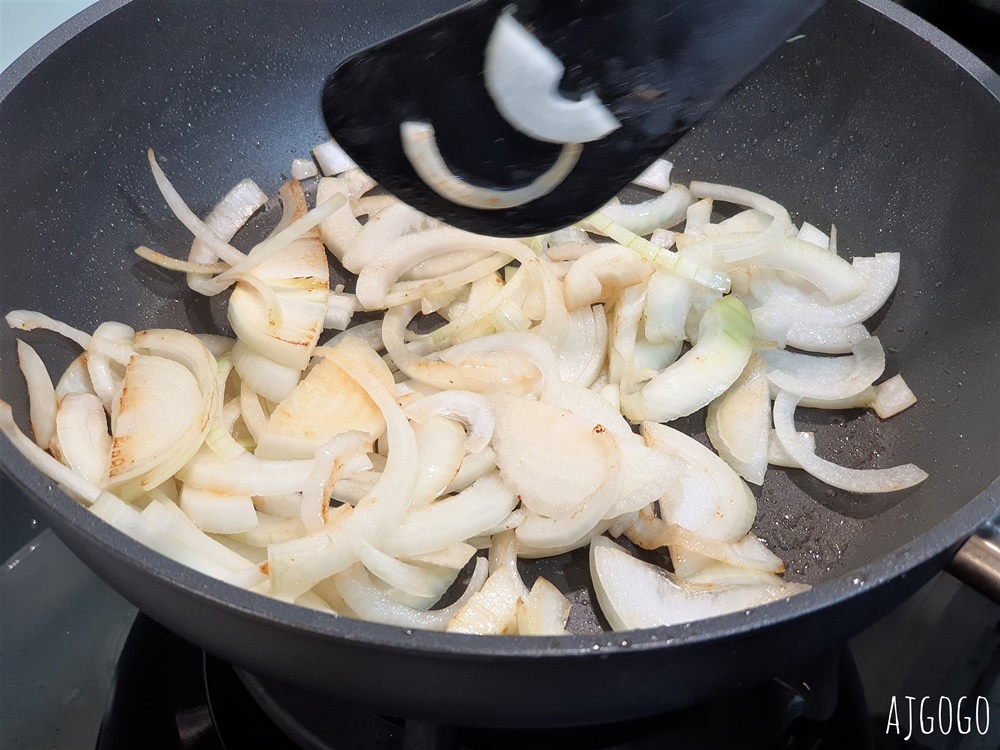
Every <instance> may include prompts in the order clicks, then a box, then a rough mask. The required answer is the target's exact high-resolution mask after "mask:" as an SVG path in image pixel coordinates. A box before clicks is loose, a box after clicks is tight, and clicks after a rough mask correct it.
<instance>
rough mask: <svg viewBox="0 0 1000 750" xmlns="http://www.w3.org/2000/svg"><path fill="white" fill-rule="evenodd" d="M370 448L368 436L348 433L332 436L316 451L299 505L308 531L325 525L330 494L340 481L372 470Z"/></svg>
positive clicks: (363, 433) (370, 442)
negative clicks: (369, 455)
mask: <svg viewBox="0 0 1000 750" xmlns="http://www.w3.org/2000/svg"><path fill="white" fill-rule="evenodd" d="M371 447H372V438H371V435H369V434H368V433H366V432H360V431H358V430H350V431H348V432H342V433H340V434H339V435H334V436H333V437H332V438H330V440H329V441H328V442H327V443H326V445H324V446H323V447H322V448H320V449H319V450H318V451H316V460H315V463H314V464H313V468H312V471H311V472H310V473H309V477H308V478H307V479H306V483H305V486H304V487H303V488H302V503H301V505H300V513H301V517H302V525H303V526H305V527H306V529H307V530H308V531H310V532H312V531H317V530H319V529H321V528H323V526H325V525H326V524H327V522H328V514H327V511H328V510H329V507H330V494H331V492H332V491H333V488H334V486H335V485H336V484H337V482H338V481H340V479H341V478H344V477H350V476H353V475H354V474H357V473H359V472H362V471H367V470H369V469H371V468H372V462H371V461H370V460H369V458H368V456H367V453H368V451H370V450H371Z"/></svg>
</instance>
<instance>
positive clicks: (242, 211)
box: [187, 180, 267, 294]
mask: <svg viewBox="0 0 1000 750" xmlns="http://www.w3.org/2000/svg"><path fill="white" fill-rule="evenodd" d="M266 203H267V195H266V194H265V193H264V191H263V190H261V189H260V188H259V187H257V183H255V182H254V181H253V180H243V181H241V182H238V183H237V184H236V185H234V186H233V188H232V189H231V190H230V191H229V192H228V193H226V194H225V196H223V198H222V200H220V201H219V202H218V203H217V204H216V206H215V208H213V209H212V210H211V211H210V212H209V214H208V216H206V217H205V226H206V227H207V228H208V229H209V230H211V231H212V232H213V233H214V234H215V235H216V236H217V237H218V238H219V239H220V240H221V241H223V242H227V243H228V242H230V241H231V240H232V239H233V237H234V236H235V235H236V233H237V232H238V231H239V230H240V229H241V228H242V227H243V226H244V225H245V224H246V223H247V221H248V220H249V219H250V217H251V216H253V215H254V214H255V213H257V211H258V210H260V208H261V207H262V206H264V205H265V204H266ZM218 259H219V254H218V252H216V251H215V250H214V249H213V248H212V246H210V245H209V244H208V243H207V242H205V241H203V240H201V239H199V238H198V237H197V236H196V237H195V240H194V242H192V243H191V250H190V252H189V253H188V262H189V263H196V264H198V265H210V264H214V263H215V262H216V261H217V260H218ZM209 278H210V277H209V276H208V275H206V274H203V273H189V274H188V277H187V284H188V286H189V287H190V288H191V289H193V290H194V291H196V292H198V293H199V294H209V293H212V292H210V290H208V289H206V288H205V286H204V284H205V283H206V282H207V281H208V279H209Z"/></svg>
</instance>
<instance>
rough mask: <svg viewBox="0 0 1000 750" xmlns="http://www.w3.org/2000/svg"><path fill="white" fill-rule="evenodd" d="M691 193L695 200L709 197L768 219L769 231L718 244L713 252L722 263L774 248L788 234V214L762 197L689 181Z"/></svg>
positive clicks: (734, 189)
mask: <svg viewBox="0 0 1000 750" xmlns="http://www.w3.org/2000/svg"><path fill="white" fill-rule="evenodd" d="M691 194H692V195H693V196H694V197H696V198H712V199H714V200H720V201H726V202H728V203H737V204H739V205H741V206H747V207H748V208H753V209H756V210H757V211H761V212H762V213H765V214H767V215H768V216H770V217H771V223H770V225H769V226H768V228H767V229H765V230H764V231H763V232H761V233H760V234H758V235H757V236H756V237H754V238H753V239H750V240H737V241H736V242H733V243H724V244H719V245H718V246H717V250H716V252H717V253H718V256H719V259H720V260H721V261H722V262H724V263H732V262H735V261H741V260H746V259H747V258H751V257H754V256H756V255H760V254H761V253H764V252H766V251H768V250H772V249H777V248H778V247H780V245H781V243H782V242H783V241H784V239H785V238H786V237H787V236H788V235H789V234H790V233H791V229H792V221H791V219H790V218H789V217H788V211H786V210H785V208H784V207H783V206H781V205H780V204H778V203H775V202H774V201H772V200H770V199H768V198H765V197H764V196H763V195H758V194H757V193H752V192H750V191H749V190H742V189H740V188H736V187H732V186H729V185H715V184H712V183H708V182H692V183H691Z"/></svg>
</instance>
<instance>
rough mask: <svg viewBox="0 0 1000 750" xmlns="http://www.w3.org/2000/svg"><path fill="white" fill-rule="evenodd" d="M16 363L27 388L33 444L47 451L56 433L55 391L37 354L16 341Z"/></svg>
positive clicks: (47, 372)
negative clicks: (33, 437)
mask: <svg viewBox="0 0 1000 750" xmlns="http://www.w3.org/2000/svg"><path fill="white" fill-rule="evenodd" d="M17 362H18V365H20V367H21V373H22V374H23V375H24V381H25V383H27V386H28V415H29V418H30V420H31V432H32V433H33V434H34V436H35V442H36V443H38V445H39V446H41V447H42V448H45V449H47V448H48V447H49V443H50V442H51V441H52V437H53V435H55V432H56V408H57V404H56V391H55V388H54V387H53V385H52V378H50V377H49V371H48V370H47V369H46V368H45V363H44V362H42V358H41V357H39V356H38V352H36V351H35V350H34V349H32V348H31V347H30V346H28V345H27V344H25V343H24V342H23V341H21V340H20V339H18V340H17Z"/></svg>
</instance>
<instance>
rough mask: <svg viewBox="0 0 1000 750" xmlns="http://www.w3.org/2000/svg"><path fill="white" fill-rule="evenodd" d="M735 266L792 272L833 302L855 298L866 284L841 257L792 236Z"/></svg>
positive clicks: (856, 271) (863, 278)
mask: <svg viewBox="0 0 1000 750" xmlns="http://www.w3.org/2000/svg"><path fill="white" fill-rule="evenodd" d="M737 264H739V265H746V266H750V267H753V268H773V269H775V270H778V271H787V272H789V273H793V274H795V275H796V276H800V277H801V278H803V279H805V280H806V281H808V282H810V283H811V284H814V285H815V286H816V287H817V288H818V289H820V290H821V291H822V292H823V293H824V294H826V296H827V297H828V298H829V300H830V302H833V303H842V302H846V301H848V300H851V299H854V298H855V297H857V296H858V295H860V294H861V293H862V292H863V291H864V290H865V287H866V286H867V284H868V280H867V279H866V278H865V277H864V275H862V274H861V272H860V271H858V270H857V269H856V268H854V267H853V266H852V265H851V264H850V263H848V262H847V261H846V260H844V259H843V258H841V257H840V256H838V255H833V254H832V253H829V252H827V251H825V250H822V249H820V248H818V247H816V246H815V245H813V244H811V243H809V242H803V241H802V240H799V239H797V238H795V237H785V238H784V240H783V242H782V244H781V245H780V246H779V247H775V248H772V249H769V250H766V251H764V252H762V253H759V254H758V255H754V256H753V257H751V258H747V259H746V260H743V261H737Z"/></svg>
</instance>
